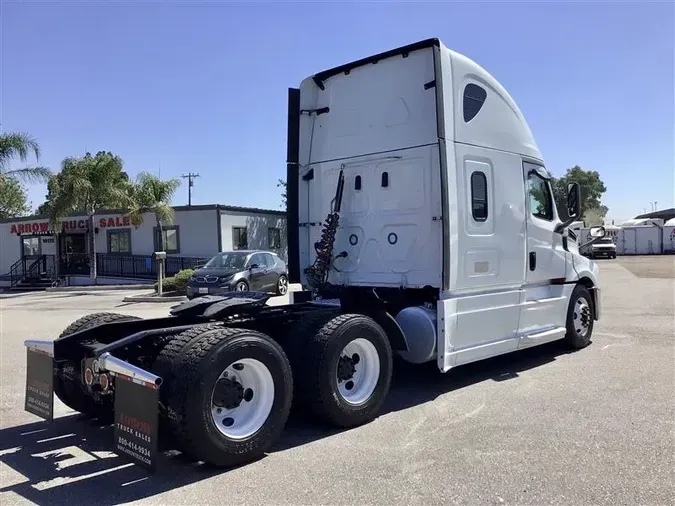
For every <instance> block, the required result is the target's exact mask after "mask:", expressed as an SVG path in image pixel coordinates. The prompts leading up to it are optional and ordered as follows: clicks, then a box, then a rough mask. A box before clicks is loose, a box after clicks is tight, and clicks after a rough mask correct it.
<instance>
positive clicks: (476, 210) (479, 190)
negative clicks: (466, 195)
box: [471, 171, 488, 221]
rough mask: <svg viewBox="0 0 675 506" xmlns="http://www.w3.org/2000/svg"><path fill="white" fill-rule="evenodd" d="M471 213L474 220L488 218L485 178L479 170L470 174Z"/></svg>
mask: <svg viewBox="0 0 675 506" xmlns="http://www.w3.org/2000/svg"><path fill="white" fill-rule="evenodd" d="M471 215H472V216H473V219H474V220H476V221H486V220H487V218H488V192H487V178H486V177H485V174H484V173H482V172H480V171H476V172H474V173H473V174H471Z"/></svg>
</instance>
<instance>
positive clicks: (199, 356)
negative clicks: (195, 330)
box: [169, 328, 293, 467]
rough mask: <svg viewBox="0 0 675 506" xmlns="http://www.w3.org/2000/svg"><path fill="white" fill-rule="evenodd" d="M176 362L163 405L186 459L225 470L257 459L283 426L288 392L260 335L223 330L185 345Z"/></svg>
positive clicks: (286, 379) (279, 363)
mask: <svg viewBox="0 0 675 506" xmlns="http://www.w3.org/2000/svg"><path fill="white" fill-rule="evenodd" d="M175 365H176V366H177V368H176V369H174V371H173V374H174V376H175V382H174V384H175V388H174V389H173V392H172V395H171V397H170V399H169V408H170V409H171V410H172V411H173V412H174V413H176V415H177V416H176V417H175V418H174V419H172V420H170V425H171V430H172V434H173V436H174V438H175V439H176V441H177V443H178V445H179V446H180V447H181V448H183V449H184V450H185V452H186V453H187V454H188V456H190V457H193V458H195V459H198V460H201V461H204V462H205V463H207V464H210V465H213V466H217V467H232V466H237V465H241V464H244V463H247V462H251V461H253V460H255V459H257V458H259V457H260V456H262V455H263V454H264V453H265V452H266V451H267V450H268V449H269V448H270V447H271V446H272V444H274V442H275V441H276V440H277V438H278V437H279V435H280V434H281V431H282V430H283V428H284V426H285V424H286V420H287V419H288V414H289V411H290V407H291V401H292V397H293V376H292V373H291V366H290V363H289V362H288V358H287V357H286V354H285V353H284V351H283V349H282V348H281V347H280V346H279V345H278V344H277V343H276V342H274V341H273V340H272V339H270V338H269V337H268V336H266V335H265V334H262V333H260V332H257V331H255V330H250V329H236V328H223V329H220V330H217V331H214V332H208V333H205V334H203V335H202V336H201V337H199V338H197V340H196V341H195V342H194V343H193V345H192V346H191V347H190V348H189V349H188V350H187V351H186V352H185V355H184V357H183V359H182V360H180V361H177V362H175Z"/></svg>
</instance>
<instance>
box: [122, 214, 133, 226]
mask: <svg viewBox="0 0 675 506" xmlns="http://www.w3.org/2000/svg"><path fill="white" fill-rule="evenodd" d="M122 224H123V225H124V226H125V227H128V226H129V225H130V224H131V220H130V219H129V217H128V216H125V217H124V218H122Z"/></svg>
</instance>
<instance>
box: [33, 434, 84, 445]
mask: <svg viewBox="0 0 675 506" xmlns="http://www.w3.org/2000/svg"><path fill="white" fill-rule="evenodd" d="M75 435H76V434H75V433H74V432H73V433H71V434H64V435H63V436H54V437H50V438H47V439H40V440H39V441H38V443H47V442H49V441H56V440H57V439H65V438H67V437H72V436H75Z"/></svg>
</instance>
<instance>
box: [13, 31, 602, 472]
mask: <svg viewBox="0 0 675 506" xmlns="http://www.w3.org/2000/svg"><path fill="white" fill-rule="evenodd" d="M288 112H289V114H288V127H289V129H288V160H287V182H288V194H287V197H288V234H289V237H288V243H289V253H288V257H289V260H288V265H289V277H290V281H291V282H302V284H303V285H304V286H305V288H306V290H305V291H303V292H300V293H294V294H293V295H294V302H293V303H291V304H288V305H286V306H267V305H265V301H266V300H267V297H268V295H265V294H253V293H249V292H235V293H221V294H220V295H218V296H207V297H204V298H200V299H195V300H194V301H190V302H186V303H184V304H181V305H179V306H177V307H174V308H173V309H172V311H171V316H169V317H166V318H158V319H154V320H148V319H131V318H130V317H125V316H120V315H113V316H111V315H103V316H102V315H89V316H87V317H84V318H83V319H81V320H78V321H77V322H75V323H74V324H73V325H71V327H69V328H68V329H66V331H64V333H63V334H62V337H60V338H59V339H57V340H56V341H53V343H52V342H51V341H29V342H27V343H26V345H27V347H28V349H29V352H28V353H29V355H28V359H29V364H30V367H29V372H28V374H27V390H26V391H27V394H26V396H27V397H26V399H27V400H26V409H27V410H29V411H30V412H32V413H35V414H38V415H39V416H43V417H45V418H49V417H50V415H51V411H50V406H51V404H50V402H51V399H52V397H53V394H50V388H51V387H50V385H51V384H52V382H54V389H55V390H56V392H57V395H58V396H59V397H60V398H61V399H62V400H63V401H64V402H65V403H66V404H69V405H70V406H74V409H77V410H79V411H83V412H87V413H91V414H94V415H96V416H100V415H101V414H102V413H103V414H106V413H112V412H114V415H115V418H116V421H117V424H116V427H117V428H116V435H115V437H116V442H117V443H116V445H117V446H116V449H117V450H118V451H120V452H121V453H123V454H125V455H130V456H131V458H132V459H135V461H136V462H138V463H142V464H143V465H147V466H151V465H152V463H153V462H154V455H155V452H156V447H157V446H156V440H157V434H158V432H157V417H158V416H159V423H160V425H161V424H165V426H166V431H167V432H166V434H168V435H170V437H169V438H168V439H167V441H172V444H174V445H175V446H177V447H178V449H180V450H181V451H184V452H185V453H186V454H187V455H189V456H191V457H193V458H195V459H198V460H203V461H206V462H208V463H210V464H213V465H218V466H231V465H237V464H241V463H243V462H247V461H250V460H252V459H255V458H258V457H259V456H260V455H261V454H262V453H263V452H265V451H267V450H268V449H269V448H270V446H271V445H272V444H274V442H275V440H276V439H277V437H278V436H279V434H280V431H281V430H282V428H283V427H284V425H285V423H286V420H287V417H288V414H289V410H290V407H291V399H292V402H293V404H294V405H296V406H298V407H299V408H300V409H301V410H302V411H304V412H305V413H306V414H307V415H308V416H311V417H312V418H313V419H315V420H318V421H321V422H322V423H327V424H329V425H333V426H340V427H353V426H356V425H360V424H363V423H366V422H368V421H370V420H372V419H373V418H375V417H376V416H377V415H378V413H379V411H380V408H381V406H382V403H383V402H384V400H385V398H386V396H387V393H388V391H389V386H390V382H391V375H392V367H393V360H392V354H393V353H398V354H399V355H400V356H401V357H403V359H405V360H408V361H410V362H413V363H422V362H433V361H435V363H436V364H437V366H438V369H439V370H440V371H442V372H445V371H448V370H450V369H452V368H453V367H457V366H459V365H462V364H466V363H469V362H474V361H476V360H481V359H486V358H489V357H493V356H495V355H500V354H504V353H509V352H514V351H516V350H520V349H524V348H528V347H531V346H535V345H540V344H543V343H546V342H550V341H554V340H559V339H560V340H564V342H565V343H566V344H567V345H568V346H569V347H570V348H572V349H580V348H583V347H585V346H587V345H588V344H589V343H590V342H591V338H592V334H593V327H594V322H595V321H596V320H597V319H598V318H599V317H600V309H601V304H600V288H599V281H598V267H597V266H596V264H595V263H594V262H593V261H591V260H589V259H587V258H584V257H582V256H581V255H580V254H579V250H578V245H577V243H576V241H573V240H570V238H569V237H568V229H567V226H569V225H570V224H571V223H572V222H573V221H575V220H578V218H579V216H581V209H580V205H579V203H580V188H579V186H578V185H576V184H573V185H570V187H569V188H568V196H567V202H566V205H567V209H568V213H569V215H570V216H572V219H570V220H568V221H567V222H565V223H563V222H561V220H560V219H559V217H558V214H557V211H556V205H555V202H554V199H553V193H552V191H551V185H550V175H549V173H548V171H547V170H546V168H545V164H544V161H543V157H542V156H541V153H540V152H539V150H538V148H537V145H536V142H535V140H534V137H533V136H532V133H531V132H530V129H529V127H528V125H527V123H526V121H525V118H524V117H523V115H522V114H521V112H520V110H519V109H518V106H517V105H516V103H515V102H514V101H513V99H512V98H511V96H510V95H509V94H508V93H507V91H506V90H505V89H504V88H503V87H502V86H501V84H500V83H499V82H498V81H497V80H496V79H495V78H494V77H492V76H491V75H490V74H489V73H488V72H487V71H486V70H484V69H483V68H482V67H480V66H479V65H478V64H476V63H475V62H473V61H471V60H470V59H468V58H466V57H465V56H462V55H460V54H458V53H456V52H454V51H451V50H450V49H448V48H446V47H445V46H444V45H443V44H442V43H441V42H440V41H439V40H438V39H430V40H425V41H422V42H418V43H416V44H412V45H409V46H406V47H402V48H398V49H395V50H392V51H388V52H386V53H382V54H378V55H375V56H371V57H368V58H365V59H362V60H359V61H356V62H352V63H348V64H346V65H343V66H340V67H337V68H333V69H330V70H327V71H324V72H320V73H318V74H315V75H313V76H311V77H309V78H307V79H305V80H304V81H302V83H301V85H300V87H299V88H292V89H290V90H289V108H288ZM603 234H604V229H602V228H598V229H595V230H594V231H593V234H592V235H593V236H594V237H597V238H600V237H602V235H603ZM301 299H302V300H301ZM331 301H333V302H331ZM125 377H126V378H129V377H133V378H135V379H136V380H137V382H131V381H124V380H123V379H121V378H125ZM141 384H142V385H143V386H139V385H141ZM50 395H51V396H52V397H50ZM534 408H535V407H534V406H533V409H534ZM157 413H159V415H158V414H157ZM130 424H131V425H130ZM130 426H131V429H130ZM139 428H140V429H139ZM134 433H135V434H136V435H137V434H138V433H141V436H143V437H141V438H138V437H135V436H134ZM150 442H152V443H150ZM153 445H154V446H153Z"/></svg>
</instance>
